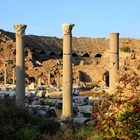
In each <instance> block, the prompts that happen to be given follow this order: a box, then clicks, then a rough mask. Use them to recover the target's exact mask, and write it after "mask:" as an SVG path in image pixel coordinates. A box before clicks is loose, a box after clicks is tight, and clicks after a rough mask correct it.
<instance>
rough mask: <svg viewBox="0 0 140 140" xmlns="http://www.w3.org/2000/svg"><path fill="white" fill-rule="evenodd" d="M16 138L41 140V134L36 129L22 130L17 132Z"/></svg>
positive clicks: (19, 139)
mask: <svg viewBox="0 0 140 140" xmlns="http://www.w3.org/2000/svg"><path fill="white" fill-rule="evenodd" d="M16 138H17V139H18V140H39V139H41V134H40V132H39V131H37V130H36V129H32V128H21V129H19V130H18V131H17V133H16Z"/></svg>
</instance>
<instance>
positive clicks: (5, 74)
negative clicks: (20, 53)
mask: <svg viewBox="0 0 140 140" xmlns="http://www.w3.org/2000/svg"><path fill="white" fill-rule="evenodd" d="M6 84H7V71H6V64H5V63H4V85H6Z"/></svg>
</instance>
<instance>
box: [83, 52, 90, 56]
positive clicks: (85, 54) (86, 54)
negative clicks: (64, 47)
mask: <svg viewBox="0 0 140 140" xmlns="http://www.w3.org/2000/svg"><path fill="white" fill-rule="evenodd" d="M82 57H90V55H89V54H88V53H84V54H83V56H82Z"/></svg>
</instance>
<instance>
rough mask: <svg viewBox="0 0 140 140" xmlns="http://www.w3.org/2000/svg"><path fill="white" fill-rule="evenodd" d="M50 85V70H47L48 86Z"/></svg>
mask: <svg viewBox="0 0 140 140" xmlns="http://www.w3.org/2000/svg"><path fill="white" fill-rule="evenodd" d="M50 85H51V72H50V70H49V71H48V87H49V86H50Z"/></svg>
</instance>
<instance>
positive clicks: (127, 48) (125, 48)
mask: <svg viewBox="0 0 140 140" xmlns="http://www.w3.org/2000/svg"><path fill="white" fill-rule="evenodd" d="M121 51H123V52H130V48H129V47H123V48H121Z"/></svg>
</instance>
